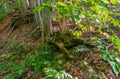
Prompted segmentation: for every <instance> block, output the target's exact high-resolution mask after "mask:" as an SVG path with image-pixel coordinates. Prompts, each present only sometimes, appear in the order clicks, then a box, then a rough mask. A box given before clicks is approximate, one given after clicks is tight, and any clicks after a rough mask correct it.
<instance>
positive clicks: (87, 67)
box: [0, 16, 120, 79]
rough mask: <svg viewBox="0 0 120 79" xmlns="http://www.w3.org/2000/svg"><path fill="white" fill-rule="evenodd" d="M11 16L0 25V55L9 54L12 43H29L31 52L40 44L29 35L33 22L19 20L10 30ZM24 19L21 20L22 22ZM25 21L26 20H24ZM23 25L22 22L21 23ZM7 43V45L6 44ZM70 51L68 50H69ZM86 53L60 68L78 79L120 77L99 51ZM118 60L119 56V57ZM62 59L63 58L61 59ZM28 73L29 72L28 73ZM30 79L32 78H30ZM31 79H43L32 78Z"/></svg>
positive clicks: (0, 74) (86, 35)
mask: <svg viewBox="0 0 120 79" xmlns="http://www.w3.org/2000/svg"><path fill="white" fill-rule="evenodd" d="M28 17H29V16H28ZM12 18H13V16H8V17H6V18H5V19H4V20H3V21H2V23H1V25H0V55H1V56H2V55H3V54H7V53H9V52H10V50H9V48H11V46H15V45H12V43H13V42H19V43H24V42H31V44H30V46H29V47H28V51H27V52H30V51H33V49H34V48H36V47H37V46H38V45H39V44H40V43H41V38H37V37H36V36H37V33H34V32H33V33H31V31H33V29H34V27H35V23H34V21H32V22H31V19H30V20H29V19H28V20H29V21H30V22H29V23H28V22H26V23H24V24H21V20H18V24H16V25H20V26H19V27H17V28H16V29H11V27H10V26H9V24H10V23H11V19H12ZM24 18H26V17H23V18H21V19H22V21H23V19H24ZM25 21H26V20H25ZM22 23H23V22H22ZM114 30H115V31H116V34H117V35H118V36H120V29H118V28H114ZM91 36H93V37H94V36H96V34H92V33H87V32H86V33H84V34H83V36H82V37H84V38H85V39H86V38H88V37H91ZM6 42H7V43H6ZM69 49H70V48H69ZM92 50H93V49H92V48H91V49H90V51H86V52H83V53H77V54H76V55H75V56H77V58H76V59H74V60H64V62H63V64H62V67H63V68H64V69H65V70H66V72H69V73H71V75H72V76H73V77H78V79H89V78H90V77H91V76H96V78H91V79H99V78H97V76H100V77H101V79H120V75H119V76H116V75H115V74H114V72H113V70H112V68H111V66H110V65H109V63H108V62H107V61H104V60H103V59H102V56H100V55H99V51H100V50H99V49H96V48H95V51H94V52H93V51H92ZM1 56H0V62H4V60H2V57H1ZM119 58H120V55H119ZM63 59H64V58H63ZM28 73H30V72H28ZM6 74H8V73H7V71H6V72H0V78H2V77H3V76H5V75H6ZM31 78H32V77H31ZM19 79H26V78H19ZM32 79H45V78H32Z"/></svg>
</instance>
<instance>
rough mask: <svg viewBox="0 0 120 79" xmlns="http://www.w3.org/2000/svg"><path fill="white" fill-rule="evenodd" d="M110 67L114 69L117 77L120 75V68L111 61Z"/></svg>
mask: <svg viewBox="0 0 120 79" xmlns="http://www.w3.org/2000/svg"><path fill="white" fill-rule="evenodd" d="M109 63H110V65H111V66H112V69H113V71H114V73H115V74H116V75H118V74H119V73H120V67H119V65H117V64H116V63H115V62H112V61H109Z"/></svg>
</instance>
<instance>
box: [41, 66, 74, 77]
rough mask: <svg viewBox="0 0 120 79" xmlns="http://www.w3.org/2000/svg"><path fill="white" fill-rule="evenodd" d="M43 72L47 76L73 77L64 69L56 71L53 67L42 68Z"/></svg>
mask: <svg viewBox="0 0 120 79" xmlns="http://www.w3.org/2000/svg"><path fill="white" fill-rule="evenodd" d="M43 70H44V72H45V75H46V76H47V78H54V79H68V78H70V79H73V77H72V76H71V75H70V74H68V73H66V72H65V71H59V72H58V71H57V70H55V69H53V68H44V69H43Z"/></svg>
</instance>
